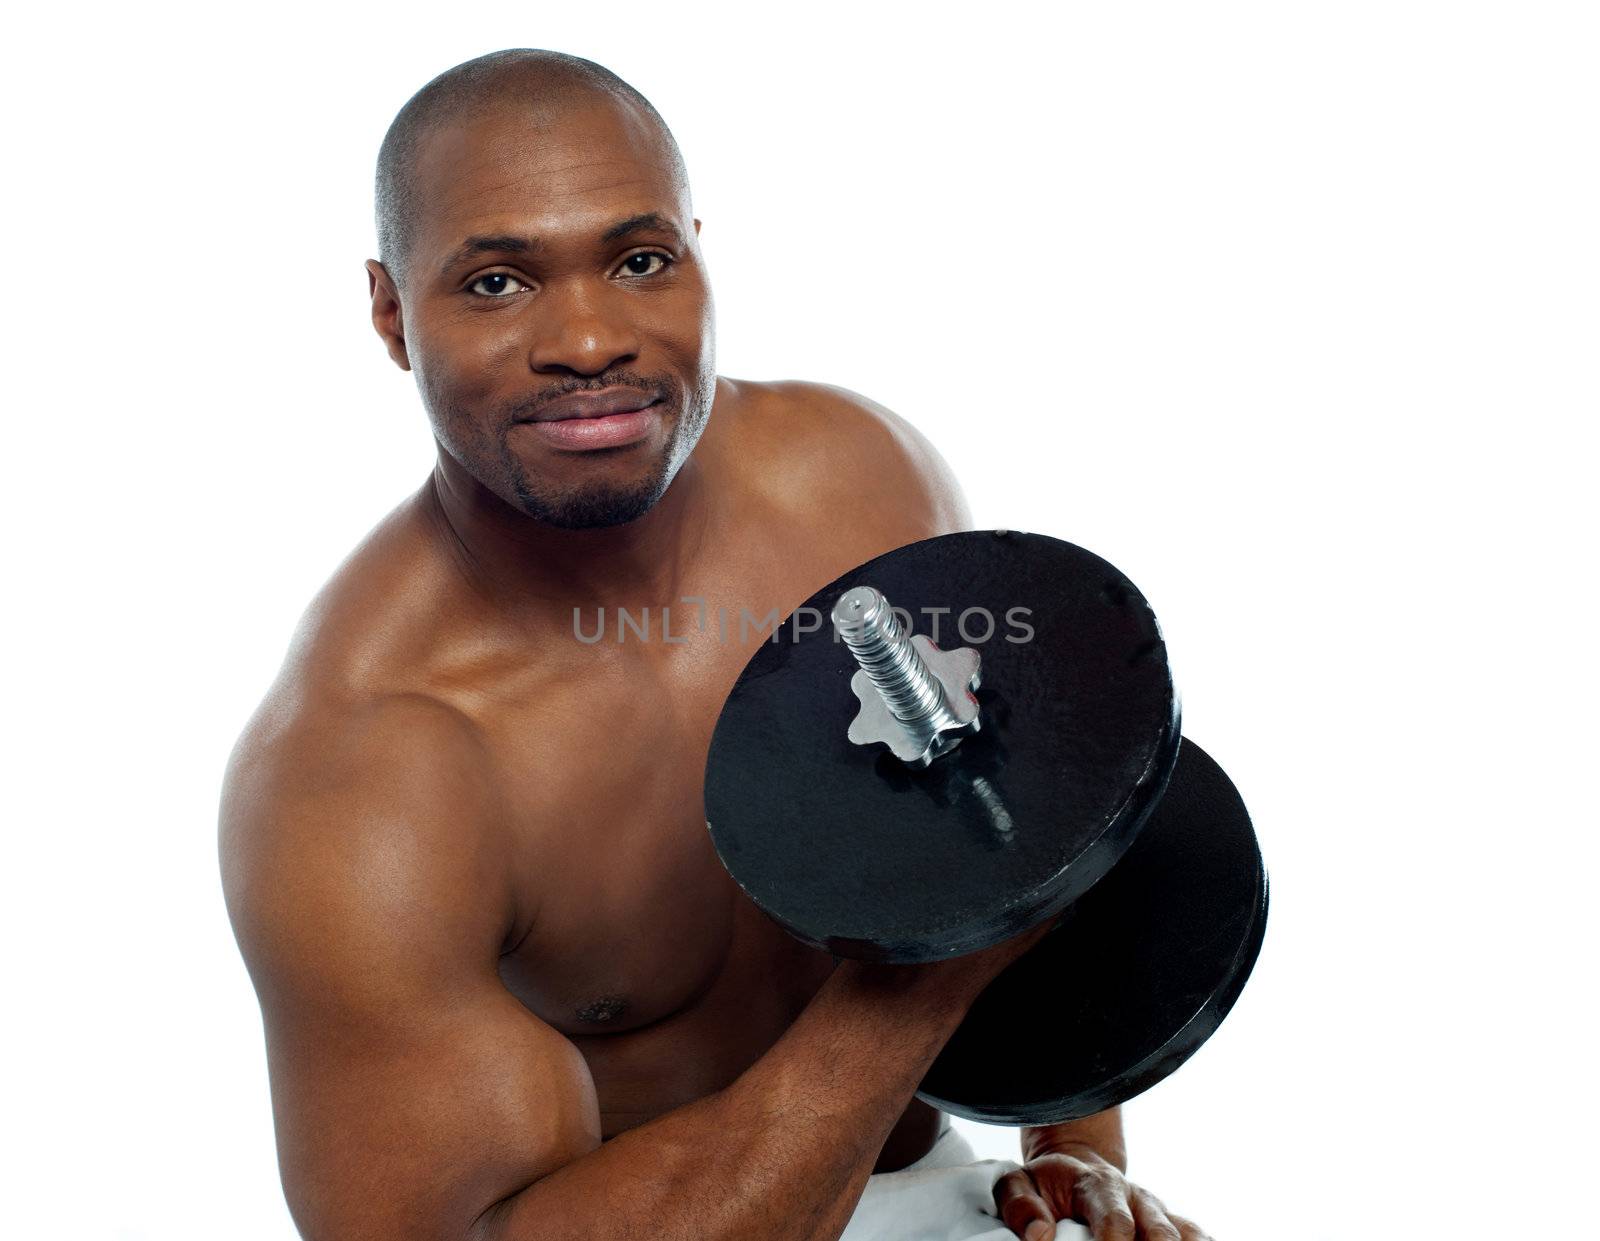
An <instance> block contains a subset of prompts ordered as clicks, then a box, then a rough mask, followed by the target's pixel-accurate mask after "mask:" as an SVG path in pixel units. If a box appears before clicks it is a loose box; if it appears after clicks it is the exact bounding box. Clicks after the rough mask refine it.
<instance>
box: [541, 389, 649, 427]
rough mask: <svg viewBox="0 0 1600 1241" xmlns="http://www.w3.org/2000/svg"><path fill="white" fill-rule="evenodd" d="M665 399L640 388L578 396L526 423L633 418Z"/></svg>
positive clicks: (557, 401) (553, 404)
mask: <svg viewBox="0 0 1600 1241" xmlns="http://www.w3.org/2000/svg"><path fill="white" fill-rule="evenodd" d="M660 399H661V398H660V397H658V396H657V395H656V394H655V393H653V392H640V391H639V390H638V389H637V388H615V389H607V390H606V391H604V392H574V393H572V394H571V395H570V396H563V397H557V398H556V399H555V400H553V401H551V402H550V403H549V404H548V405H542V406H540V407H539V409H537V410H536V411H534V412H533V413H532V414H530V415H529V416H528V417H527V418H526V419H523V421H526V422H564V421H566V420H567V419H569V418H604V417H606V416H607V415H609V414H630V413H633V412H634V411H635V410H640V409H644V408H645V407H646V406H649V405H654V404H655V403H656V402H657V401H659V400H660Z"/></svg>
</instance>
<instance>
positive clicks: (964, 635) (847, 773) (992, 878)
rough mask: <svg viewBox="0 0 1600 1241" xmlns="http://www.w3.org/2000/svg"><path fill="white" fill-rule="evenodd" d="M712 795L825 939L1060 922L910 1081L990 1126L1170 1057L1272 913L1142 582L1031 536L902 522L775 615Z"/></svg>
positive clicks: (1100, 1093)
mask: <svg viewBox="0 0 1600 1241" xmlns="http://www.w3.org/2000/svg"><path fill="white" fill-rule="evenodd" d="M935 628H937V629H939V631H940V632H937V633H935V632H933V630H934V629H935ZM705 817H706V822H707V825H708V828H709V830H710V833H711V838H712V842H713V844H714V846H715V847H716V850H717V853H718V855H719V857H720V858H721V860H722V863H723V865H724V866H726V867H727V869H728V871H729V873H730V874H731V875H732V876H733V878H734V879H735V880H736V881H737V882H738V884H739V885H740V887H741V888H742V889H743V890H744V891H745V893H746V894H747V895H749V897H750V898H751V899H752V900H753V901H754V902H755V903H756V905H757V906H759V907H760V908H761V909H762V910H763V911H765V912H766V914H767V915H768V916H770V917H771V918H773V919H774V920H776V921H777V922H778V923H779V924H780V925H781V926H783V927H784V928H785V929H786V930H787V931H789V932H790V933H791V934H792V935H795V936H796V937H798V938H799V939H801V940H802V941H804V942H805V943H807V944H810V945H813V946H814V947H817V948H821V949H824V950H826V951H828V952H831V953H833V954H834V955H836V956H842V957H852V958H857V959H860V960H865V961H880V962H899V963H925V962H931V961H939V960H944V959H948V958H950V957H953V956H958V955H961V954H964V953H968V952H974V951H977V950H979V949H982V948H986V947H989V946H991V945H993V944H996V943H999V942H1001V941H1002V940H1004V939H1007V938H1009V937H1011V936H1013V935H1016V934H1019V933H1021V932H1022V931H1024V930H1027V929H1029V928H1030V927H1033V926H1035V925H1037V924H1039V923H1041V922H1043V921H1045V920H1046V919H1056V925H1055V926H1054V927H1053V928H1052V929H1051V930H1050V931H1049V932H1048V933H1047V934H1046V935H1045V936H1044V938H1043V939H1041V940H1040V941H1039V942H1038V943H1037V944H1036V945H1035V946H1034V947H1033V948H1031V949H1030V950H1029V951H1028V952H1027V953H1026V954H1024V955H1023V956H1022V957H1021V958H1019V959H1018V960H1017V961H1016V962H1015V963H1014V964H1012V965H1011V966H1010V967H1009V968H1008V969H1006V970H1005V971H1004V972H1003V973H1002V974H1000V975H999V976H998V977H997V978H996V979H995V980H994V981H993V982H992V983H991V984H990V986H989V987H988V989H987V990H986V991H985V992H984V993H983V995H982V996H981V997H980V998H979V999H978V1001H977V1002H976V1003H975V1004H974V1005H973V1007H972V1009H971V1010H970V1011H969V1013H968V1015H967V1017H966V1018H965V1020H964V1021H963V1022H962V1024H961V1026H960V1028H959V1029H958V1030H957V1031H956V1033H955V1034H954V1035H953V1036H952V1037H951V1039H950V1041H949V1042H948V1044H947V1045H946V1047H945V1049H944V1051H943V1052H942V1053H941V1054H940V1056H939V1057H938V1059H937V1060H936V1061H935V1062H934V1064H933V1065H932V1067H931V1068H930V1070H929V1072H928V1074H927V1076H926V1077H925V1078H924V1080H923V1082H922V1083H921V1087H920V1089H919V1091H918V1094H919V1096H920V1097H921V1098H923V1099H925V1100H926V1101H927V1102H929V1103H931V1104H933V1105H934V1106H936V1107H938V1108H940V1109H942V1110H944V1111H947V1112H951V1113H954V1114H955V1115H958V1116H965V1117H968V1118H971V1119H974V1120H980V1121H985V1122H989V1123H994V1124H1013V1125H1043V1124H1054V1123H1058V1122H1061V1121H1065V1120H1070V1119H1073V1118H1076V1117H1079V1116H1086V1115H1091V1114H1093V1113H1094V1112H1098V1111H1103V1110H1104V1109H1106V1108H1108V1107H1112V1106H1115V1105H1116V1104H1119V1103H1122V1102H1124V1101H1126V1100H1127V1099H1129V1098H1132V1097H1133V1096H1134V1095H1136V1094H1138V1093H1140V1092H1141V1091H1143V1090H1146V1089H1148V1088H1149V1087H1150V1086H1152V1085H1154V1084H1155V1083H1156V1082H1158V1081H1160V1080H1161V1079H1162V1078H1164V1077H1166V1076H1167V1075H1168V1074H1170V1073H1172V1072H1173V1071H1174V1070H1175V1069H1177V1068H1178V1066H1179V1065H1181V1064H1182V1063H1183V1062H1184V1061H1185V1060H1187V1059H1188V1058H1189V1057H1190V1056H1191V1055H1192V1054H1193V1053H1194V1052H1195V1051H1196V1050H1197V1049H1198V1048H1199V1047H1200V1045H1201V1044H1202V1043H1203V1042H1204V1041H1205V1040H1206V1039H1207V1038H1209V1037H1210V1035H1211V1034H1212V1033H1213V1032H1214V1031H1215V1030H1216V1029H1217V1027H1218V1025H1219V1024H1220V1023H1221V1021H1222V1019H1223V1018H1224V1017H1225V1016H1226V1015H1227V1013H1228V1011H1229V1009H1230V1008H1232V1006H1233V1003H1234V1001H1235V1000H1236V999H1237V998H1238V996H1239V993H1240V991H1241V989H1242V988H1243V986H1244V984H1245V981H1246V979H1247V978H1248V977H1249V975H1250V971H1251V969H1252V968H1253V966H1254V964H1255V961H1256V958H1257V956H1258V954H1259V952H1260V948H1261V941H1262V936H1263V933H1264V931H1265V927H1266V913H1267V875H1266V869H1265V867H1264V865H1263V863H1262V859H1261V853H1260V850H1259V848H1258V846H1257V843H1256V837H1255V832H1254V829H1253V827H1252V825H1251V822H1250V817H1249V815H1248V813H1247V812H1246V810H1245V807H1244V803H1243V801H1242V800H1241V799H1240V797H1239V794H1238V792H1237V790H1235V788H1234V787H1233V785H1232V783H1231V782H1230V781H1229V779H1228V777H1227V776H1226V775H1225V774H1224V773H1223V771H1222V769H1221V768H1220V767H1219V766H1218V765H1217V764H1216V763H1215V762H1213V761H1212V759H1211V758H1210V757H1209V756H1208V755H1206V754H1205V753H1204V752H1203V751H1201V749H1200V748H1199V747H1198V746H1196V745H1195V744H1194V743H1193V742H1191V741H1189V740H1188V739H1186V738H1184V737H1183V736H1182V735H1181V730H1180V709H1179V701H1178V697H1177V694H1176V692H1175V690H1174V686H1173V680H1172V674H1171V670H1170V668H1169V666H1168V663H1167V652H1166V643H1165V642H1164V641H1163V639H1162V635H1161V630H1160V628H1159V626H1158V625H1157V622H1156V618H1155V614H1154V612H1153V611H1152V610H1151V608H1150V605H1149V604H1148V602H1147V601H1146V599H1145V597H1144V596H1143V595H1142V594H1141V593H1140V592H1139V590H1138V589H1137V588H1136V587H1135V586H1134V585H1133V583H1132V582H1131V581H1129V580H1128V579H1127V577H1126V576H1124V575H1123V574H1122V573H1121V572H1120V571H1118V570H1117V569H1116V568H1115V567H1113V566H1112V565H1111V564H1109V563H1108V562H1106V561H1105V560H1103V559H1101V558H1100V557H1098V556H1096V555H1094V554H1093V553H1092V552H1089V551H1086V550H1085V549H1083V548H1081V547H1077V546H1075V545H1073V544H1071V543H1067V542H1063V541H1062V540H1059V539H1053V538H1050V537H1048V536H1045V535H1040V534H1030V533H1023V532H1020V531H1007V530H995V531H970V532H966V533H961V534H951V535H943V536H940V537H937V538H932V539H926V540H923V541H921V542H918V543H912V544H910V545H908V546H906V547H902V548H899V549H897V550H895V551H892V552H889V553H888V554H886V555H883V556H879V557H877V558H876V559H874V560H871V561H868V562H867V563H866V564H863V565H860V566H858V567H857V568H855V569H853V570H851V571H850V572H849V573H846V574H844V575H843V576H841V577H840V578H838V579H836V580H835V581H834V582H831V583H829V584H828V585H827V586H825V587H823V588H822V589H821V590H819V591H818V592H817V593H816V594H815V595H813V596H812V597H811V598H810V599H809V600H807V602H806V603H805V604H803V605H802V606H801V607H800V608H797V609H796V610H795V611H794V612H793V613H791V614H790V615H789V616H788V617H786V618H785V619H784V621H783V622H781V623H780V624H779V625H778V626H777V627H776V628H775V629H774V631H773V633H772V635H771V638H770V640H768V641H765V642H763V643H762V644H761V646H760V647H759V648H758V649H757V651H756V652H755V654H754V655H752V657H751V658H750V660H749V662H748V664H747V665H746V666H745V668H744V670H743V672H742V673H741V674H740V676H739V679H738V681H737V682H736V684H735V685H734V687H733V689H732V691H731V692H730V693H729V695H728V699H727V701H726V703H725V704H724V705H723V708H722V712H721V715H720V716H719V718H718V721H717V726H716V731H715V733H714V734H713V737H712V742H711V749H710V754H709V758H708V760H707V764H706V778H705Z"/></svg>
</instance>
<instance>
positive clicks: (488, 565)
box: [420, 456, 712, 608]
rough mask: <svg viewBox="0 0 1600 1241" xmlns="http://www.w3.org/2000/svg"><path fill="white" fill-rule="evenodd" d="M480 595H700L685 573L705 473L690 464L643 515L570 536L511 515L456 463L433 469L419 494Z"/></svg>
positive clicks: (620, 599) (660, 601) (699, 521)
mask: <svg viewBox="0 0 1600 1241" xmlns="http://www.w3.org/2000/svg"><path fill="white" fill-rule="evenodd" d="M420 499H421V502H422V504H423V506H424V508H425V509H426V510H427V511H428V512H429V515H430V516H431V517H433V518H434V520H435V522H436V524H437V526H438V528H439V530H440V533H441V535H442V536H443V537H445V538H446V539H448V540H449V541H450V543H451V549H450V550H451V552H452V554H453V555H454V557H455V559H456V560H457V561H458V563H460V564H461V566H462V568H463V570H464V571H465V572H466V573H467V575H468V576H469V577H470V578H471V580H472V582H473V584H474V585H475V586H476V587H477V589H478V590H479V591H480V593H482V594H483V595H485V596H486V597H487V598H489V599H490V600H491V601H492V602H494V603H496V604H504V605H507V606H511V607H519V606H527V605H552V604H553V605H557V606H560V607H563V608H564V607H568V606H584V605H588V606H610V607H622V606H634V607H638V606H647V607H657V606H664V605H669V604H672V603H675V602H677V599H678V596H679V595H680V594H685V593H689V594H692V593H694V592H693V591H692V590H691V589H690V587H689V584H687V583H686V582H685V575H686V573H687V572H688V571H689V569H690V566H691V565H692V563H693V562H694V560H695V558H696V556H697V554H698V553H699V550H700V547H701V544H702V541H703V539H704V537H705V533H706V526H707V524H708V519H709V517H710V513H711V499H712V496H711V487H710V486H709V484H708V481H707V479H706V478H705V470H704V467H703V466H702V465H701V464H700V463H699V462H698V461H697V460H696V459H695V457H694V456H691V457H690V458H689V460H688V461H686V462H684V464H683V467H682V468H681V469H680V470H679V471H678V473H677V476H676V477H675V478H674V479H673V480H672V484H671V486H669V487H668V488H667V492H666V494H665V495H664V496H662V497H661V499H660V500H659V501H658V502H657V503H656V505H655V506H654V507H653V508H652V509H650V511H649V512H647V513H645V514H644V515H643V516H642V517H639V518H637V519H635V520H634V521H630V522H626V523H624V524H622V525H619V526H608V527H605V528H602V529H592V530H567V529H563V528H561V527H558V526H552V525H550V524H548V523H546V522H541V521H537V520H535V519H534V518H532V517H529V516H527V515H526V514H525V513H522V512H520V511H519V510H517V509H514V508H512V507H511V506H510V505H508V504H506V503H505V501H503V500H502V499H500V497H499V496H497V495H495V494H494V493H493V492H491V491H489V490H488V489H487V488H485V487H484V486H483V485H482V484H481V483H479V482H478V481H477V480H476V479H475V478H472V477H471V475H469V474H467V473H466V471H464V470H462V469H461V468H460V466H459V465H455V463H453V462H452V463H450V464H449V465H447V464H446V463H445V462H444V461H442V460H441V462H440V463H439V464H437V465H435V467H434V470H433V473H432V475H431V476H430V477H429V480H428V482H427V484H426V485H425V486H424V487H423V489H422V494H421V496H420Z"/></svg>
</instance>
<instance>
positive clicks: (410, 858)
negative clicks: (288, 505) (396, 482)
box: [218, 501, 497, 930]
mask: <svg viewBox="0 0 1600 1241" xmlns="http://www.w3.org/2000/svg"><path fill="white" fill-rule="evenodd" d="M421 520H422V518H421V517H420V516H419V514H418V511H417V507H416V505H415V504H414V503H413V502H409V501H408V502H406V503H403V504H402V505H400V506H398V507H397V508H396V509H394V510H393V511H392V512H391V513H389V514H388V515H387V516H386V517H385V518H384V519H383V520H382V521H380V522H379V523H378V524H377V525H376V526H375V527H374V528H373V529H372V531H371V532H370V533H369V534H368V535H367V536H366V537H365V538H364V539H363V540H362V541H361V542H360V543H359V544H358V545H357V546H356V547H355V548H354V549H353V550H352V551H351V552H350V553H349V554H348V555H347V556H346V557H345V559H344V561H343V562H342V563H341V564H340V565H339V567H338V568H337V570H336V571H335V572H334V573H333V575H332V576H331V577H330V578H329V579H328V580H327V582H326V583H325V584H324V585H323V586H322V588H321V589H320V590H319V591H318V592H317V594H316V596H315V597H314V598H313V599H312V601H311V603H310V604H309V605H308V606H307V608H306V609H305V612H304V613H303V615H302V617H301V619H300V623H299V624H298V626H297V627H296V630H295V633H294V636H293V638H292V639H291V641H290V644H289V650H288V653H287V655H286V656H285V659H284V661H283V664H282V666H281V668H280V669H279V671H278V675H277V677H276V679H275V680H274V682H273V684H272V685H271V686H270V687H269V688H268V690H267V692H266V694H265V695H264V696H263V698H262V700H261V702H260V704H259V705H258V706H257V708H256V710H255V712H254V713H253V715H252V716H251V717H250V719H249V720H248V721H247V722H246V724H245V726H244V728H243V730H242V732H241V734H240V736H239V738H238V740H237V741H236V743H235V745H234V747H233V751H232V753H231V754H230V756H229V760H228V764H227V769H226V772H225V774H224V778H223V786H222V795H221V802H220V807H219V817H218V830H219V845H220V850H221V858H222V865H223V879H224V884H225V887H226V889H227V894H228V897H229V904H230V909H232V910H234V911H235V913H236V915H237V914H238V913H239V912H241V911H245V910H248V911H251V912H250V914H249V917H250V918H251V919H252V920H254V919H255V917H256V916H257V915H261V916H263V917H270V915H271V911H272V909H274V908H277V907H278V905H279V904H280V903H281V902H280V899H279V894H282V893H290V894H298V895H299V896H300V897H303V898H305V899H306V900H307V901H310V902H312V903H315V902H317V901H330V902H333V903H334V904H337V903H338V902H340V901H342V900H344V899H345V897H346V896H352V897H353V896H356V895H358V894H359V892H358V889H359V888H360V886H361V884H364V883H366V884H369V886H368V888H367V890H368V891H369V892H372V891H382V890H384V888H385V887H386V889H387V890H388V891H389V892H391V893H398V892H407V891H409V892H410V893H411V897H410V898H408V899H416V898H417V897H418V895H419V894H418V892H417V888H418V885H424V886H425V885H427V884H428V883H430V882H432V880H430V878H429V871H430V868H431V869H432V870H434V871H436V872H437V874H439V875H441V876H442V875H446V874H448V872H449V869H450V866H449V864H447V862H446V861H445V858H444V855H446V854H451V855H463V856H464V855H469V854H471V853H472V852H473V851H474V850H477V851H482V850H483V849H485V848H486V847H487V844H488V837H489V836H490V834H491V829H492V827H493V826H494V824H495V823H496V821H497V820H496V818H495V815H494V808H493V802H494V797H495V795H496V789H495V785H494V782H493V779H492V774H493V765H492V761H491V756H490V754H489V751H488V748H487V746H486V744H485V740H484V736H483V733H482V730H481V727H480V725H479V723H478V722H477V721H475V720H474V719H472V718H471V717H470V716H469V715H468V714H467V713H465V712H464V711H463V710H461V709H460V707H459V706H458V705H455V704H453V703H452V702H450V701H449V700H448V699H447V698H446V697H444V696H443V695H439V694H435V693H431V692H429V685H428V683H429V681H430V679H431V677H430V668H431V667H432V666H433V665H434V664H436V663H437V662H438V660H439V658H440V656H439V654H438V646H439V633H440V630H441V624H440V621H439V618H438V617H437V616H435V615H433V613H434V612H441V611H447V610H448V608H449V600H448V599H443V600H438V601H435V600H434V599H433V598H432V597H433V596H434V595H438V594H441V593H442V590H443V588H442V587H440V586H439V585H437V584H436V583H434V582H433V581H432V580H431V579H432V578H433V577H434V576H435V575H436V574H437V575H438V576H439V577H440V578H441V579H442V578H443V577H444V575H443V574H440V573H438V570H437V568H436V566H435V565H434V561H435V560H436V554H435V553H432V552H430V551H428V550H426V548H425V544H426V542H427V540H426V539H425V538H424V537H423V536H422V534H421V533H420V532H419V529H418V524H419V522H420V521H421ZM375 866H376V867H377V868H378V869H376V870H375V869H374V867H375ZM383 867H396V868H401V869H404V870H406V872H407V873H405V874H401V873H400V870H398V869H396V870H393V871H392V872H391V873H390V874H389V875H388V876H387V881H386V884H385V885H380V887H378V888H373V887H371V886H370V882H369V881H370V880H371V879H372V878H373V877H374V876H375V875H376V874H378V873H379V871H381V869H382V868H383ZM278 912H279V913H280V914H283V915H284V916H288V917H293V916H297V915H294V914H292V913H289V912H287V911H285V910H282V909H279V911H278ZM236 920H237V918H236ZM241 930H243V928H241Z"/></svg>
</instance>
